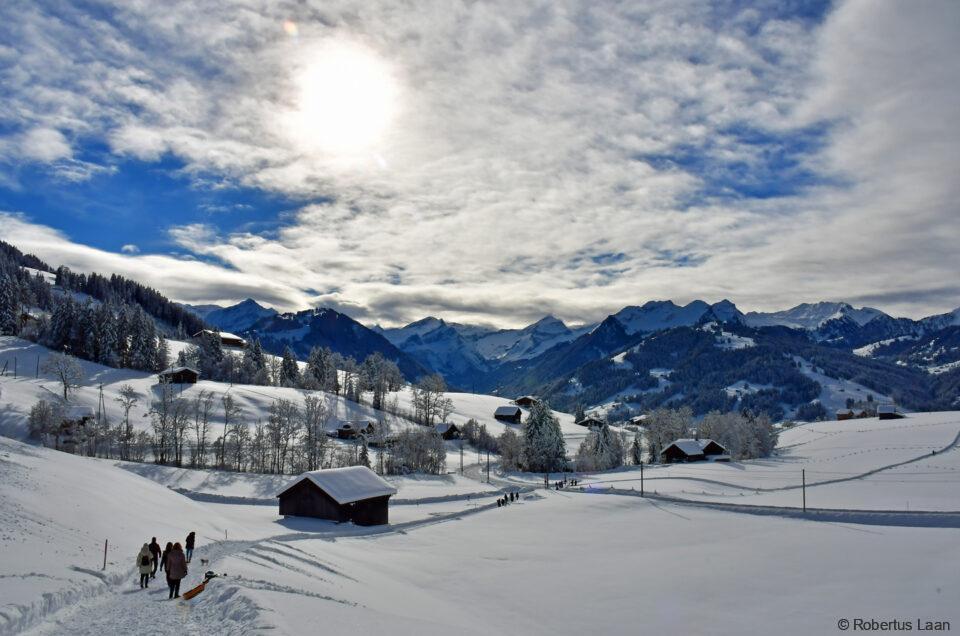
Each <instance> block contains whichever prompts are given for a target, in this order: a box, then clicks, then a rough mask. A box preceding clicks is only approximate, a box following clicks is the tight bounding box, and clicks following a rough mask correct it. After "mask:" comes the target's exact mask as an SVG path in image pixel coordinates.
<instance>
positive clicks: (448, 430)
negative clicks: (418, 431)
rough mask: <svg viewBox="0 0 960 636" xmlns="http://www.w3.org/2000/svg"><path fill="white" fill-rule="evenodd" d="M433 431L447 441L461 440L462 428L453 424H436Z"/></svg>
mask: <svg viewBox="0 0 960 636" xmlns="http://www.w3.org/2000/svg"><path fill="white" fill-rule="evenodd" d="M433 430H435V431H436V432H437V435H439V436H440V437H442V438H443V439H445V440H451V439H460V428H459V427H458V426H457V425H456V424H454V423H453V422H443V423H441V424H436V425H434V427H433Z"/></svg>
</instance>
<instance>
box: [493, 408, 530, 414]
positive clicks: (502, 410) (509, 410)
mask: <svg viewBox="0 0 960 636" xmlns="http://www.w3.org/2000/svg"><path fill="white" fill-rule="evenodd" d="M522 412H523V411H521V410H520V407H519V406H498V407H497V410H496V411H494V412H493V414H494V416H497V415H507V416H515V415H516V414H517V413H522Z"/></svg>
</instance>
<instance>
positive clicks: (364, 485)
mask: <svg viewBox="0 0 960 636" xmlns="http://www.w3.org/2000/svg"><path fill="white" fill-rule="evenodd" d="M395 494H397V489H396V488H394V487H393V486H391V485H390V483H389V482H387V481H386V480H385V479H383V478H382V477H380V476H379V475H377V474H376V473H375V472H373V471H372V470H370V469H369V468H367V467H366V466H349V467H347V468H332V469H329V470H315V471H312V472H308V473H304V474H302V475H300V476H299V477H297V479H296V480H294V482H293V483H291V484H290V485H289V486H287V488H286V489H284V490H283V491H282V492H280V493H279V494H278V495H277V497H278V498H279V500H280V514H281V515H283V516H284V517H314V518H317V519H329V520H330V521H336V522H346V521H352V522H353V523H355V524H357V525H358V526H376V525H382V524H386V523H389V501H390V497H391V496H393V495H395Z"/></svg>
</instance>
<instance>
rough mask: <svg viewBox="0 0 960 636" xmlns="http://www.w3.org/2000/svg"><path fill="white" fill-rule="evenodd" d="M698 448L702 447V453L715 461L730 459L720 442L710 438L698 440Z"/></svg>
mask: <svg viewBox="0 0 960 636" xmlns="http://www.w3.org/2000/svg"><path fill="white" fill-rule="evenodd" d="M698 443H699V444H700V448H702V449H703V455H704V457H706V458H707V459H712V460H713V461H716V462H722V461H730V453H728V452H727V449H726V448H724V447H723V445H722V444H720V442H717V441H715V440H712V439H701V440H699V442H698Z"/></svg>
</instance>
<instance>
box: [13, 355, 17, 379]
mask: <svg viewBox="0 0 960 636" xmlns="http://www.w3.org/2000/svg"><path fill="white" fill-rule="evenodd" d="M13 379H14V380H16V379H17V356H13Z"/></svg>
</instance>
